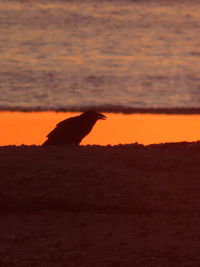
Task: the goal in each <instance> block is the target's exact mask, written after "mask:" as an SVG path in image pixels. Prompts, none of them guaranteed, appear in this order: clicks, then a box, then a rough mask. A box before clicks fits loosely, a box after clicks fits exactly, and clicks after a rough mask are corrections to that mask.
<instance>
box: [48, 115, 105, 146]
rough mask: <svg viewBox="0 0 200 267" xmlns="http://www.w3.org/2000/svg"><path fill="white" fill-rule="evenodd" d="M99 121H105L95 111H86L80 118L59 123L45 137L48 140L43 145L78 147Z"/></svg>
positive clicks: (103, 117)
mask: <svg viewBox="0 0 200 267" xmlns="http://www.w3.org/2000/svg"><path fill="white" fill-rule="evenodd" d="M99 119H104V120H105V119H106V117H105V116H104V115H103V114H101V113H97V112H95V111H87V112H84V113H82V114H81V115H80V116H76V117H72V118H69V119H66V120H64V121H61V122H59V123H58V124H57V125H56V128H55V129H53V130H52V131H51V132H50V133H49V134H48V135H47V138H48V139H47V140H46V141H45V142H44V143H43V145H44V146H48V145H70V144H73V145H78V144H79V143H80V142H81V140H82V139H83V138H84V137H85V136H86V135H87V134H89V132H90V131H91V130H92V128H93V126H94V125H95V123H96V121H97V120H99Z"/></svg>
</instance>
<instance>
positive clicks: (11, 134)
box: [0, 111, 200, 145]
mask: <svg viewBox="0 0 200 267" xmlns="http://www.w3.org/2000/svg"><path fill="white" fill-rule="evenodd" d="M103 114H105V115H106V116H107V120H105V121H98V122H97V123H96V124H95V126H94V128H93V129H92V131H91V133H90V134H89V135H87V136H86V137H85V138H84V139H83V141H82V142H81V144H82V145H87V144H89V145H94V144H95V145H109V144H110V145H117V144H131V143H135V142H138V143H141V144H144V145H148V144H156V143H157V144H158V143H166V142H181V141H188V142H193V141H197V140H199V139H200V115H183V114H182V115H163V114H131V115H130V114H113V113H103ZM77 115H80V113H65V112H59V113H56V112H52V111H51V112H41V113H40V112H27V113H24V112H0V124H1V132H0V145H22V144H25V145H33V144H34V145H40V144H42V143H43V142H44V141H45V139H46V135H47V133H49V132H50V131H51V130H52V129H53V128H54V127H55V125H56V124H57V123H58V122H60V121H62V120H64V119H66V118H69V117H73V116H77Z"/></svg>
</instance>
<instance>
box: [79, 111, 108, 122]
mask: <svg viewBox="0 0 200 267" xmlns="http://www.w3.org/2000/svg"><path fill="white" fill-rule="evenodd" d="M82 116H84V117H87V118H91V119H94V120H105V119H106V116H105V115H103V114H101V113H100V112H96V111H93V110H88V111H86V112H84V113H83V114H82Z"/></svg>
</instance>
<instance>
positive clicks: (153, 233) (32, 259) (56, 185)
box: [0, 142, 200, 267]
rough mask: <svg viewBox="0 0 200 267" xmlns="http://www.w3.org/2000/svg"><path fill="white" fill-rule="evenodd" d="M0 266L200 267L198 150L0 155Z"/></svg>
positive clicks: (4, 150) (184, 146) (166, 147)
mask: <svg viewBox="0 0 200 267" xmlns="http://www.w3.org/2000/svg"><path fill="white" fill-rule="evenodd" d="M0 217H1V218H0V231H1V236H0V266H19V267H23V266H52V267H53V266H56V267H57V266H63V267H64V266H73V267H79V266H85V267H90V266H91V267H96V266H99V267H102V266H106V267H107V266H109V267H111V266H112V267H118V266H120V267H121V266H144V267H148V266H152V267H156V266H166V267H169V266H178V267H179V266H200V142H196V143H174V144H160V145H151V146H146V147H145V146H142V145H137V144H133V145H123V146H114V147H109V146H107V147H100V146H87V147H69V148H66V149H63V148H56V147H55V148H43V147H36V146H21V147H14V146H10V147H0Z"/></svg>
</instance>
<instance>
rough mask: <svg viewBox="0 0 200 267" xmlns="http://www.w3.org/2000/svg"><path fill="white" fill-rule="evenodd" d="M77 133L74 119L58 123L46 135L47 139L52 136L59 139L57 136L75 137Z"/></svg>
mask: <svg viewBox="0 0 200 267" xmlns="http://www.w3.org/2000/svg"><path fill="white" fill-rule="evenodd" d="M76 131H77V119H76V117H73V118H69V119H66V120H63V121H61V122H59V123H58V124H57V125H56V128H54V129H53V130H52V131H51V132H50V133H49V134H48V135H47V137H48V138H52V137H54V136H56V137H59V135H65V136H67V135H69V136H71V135H72V134H73V135H75V134H76Z"/></svg>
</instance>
